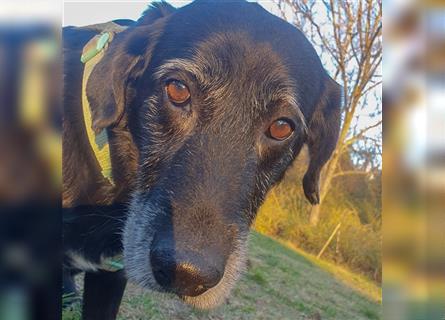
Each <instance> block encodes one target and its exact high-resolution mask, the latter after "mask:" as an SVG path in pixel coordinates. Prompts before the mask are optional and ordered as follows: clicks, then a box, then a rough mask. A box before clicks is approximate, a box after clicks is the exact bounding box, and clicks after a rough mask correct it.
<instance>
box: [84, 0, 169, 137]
mask: <svg viewBox="0 0 445 320" xmlns="http://www.w3.org/2000/svg"><path fill="white" fill-rule="evenodd" d="M173 11H174V8H173V7H171V6H170V5H168V4H165V3H158V4H153V5H152V6H150V7H149V9H147V10H146V11H145V12H144V14H143V16H142V17H141V18H140V19H139V20H138V22H137V25H136V27H130V28H128V29H127V30H125V31H122V32H121V33H119V34H116V35H115V38H114V40H113V41H112V42H111V44H110V46H109V48H108V50H107V51H106V53H105V55H104V57H103V58H102V60H101V61H100V62H99V63H98V64H97V65H96V66H95V67H94V69H93V71H92V73H91V76H90V78H89V79H88V83H87V88H86V94H87V98H88V102H89V104H90V109H91V116H92V127H93V130H94V131H95V132H100V131H101V130H102V129H104V128H106V127H109V126H112V125H115V124H117V123H118V122H119V120H120V119H121V118H122V116H123V114H124V110H125V107H126V106H127V105H129V104H130V103H131V100H132V99H133V98H134V97H135V93H136V90H135V86H134V85H135V83H136V80H137V79H138V77H139V76H140V75H141V74H142V73H143V70H144V68H145V67H146V66H147V63H148V61H149V60H150V56H151V55H150V51H151V49H152V48H153V46H154V43H155V42H156V41H157V38H158V37H159V35H160V30H162V28H163V25H164V23H165V19H162V18H164V17H166V16H168V15H169V14H171V13H172V12H173Z"/></svg>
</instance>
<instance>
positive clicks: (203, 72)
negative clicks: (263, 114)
mask: <svg viewBox="0 0 445 320" xmlns="http://www.w3.org/2000/svg"><path fill="white" fill-rule="evenodd" d="M187 51H188V52H187V53H186V54H184V53H183V52H181V53H180V54H179V56H180V57H183V58H179V57H178V58H172V59H169V60H167V61H165V62H164V63H163V64H162V65H161V66H159V67H158V70H157V72H156V74H155V77H156V78H162V77H164V76H165V75H168V74H169V73H174V72H176V71H185V72H188V73H191V74H192V75H193V77H194V78H195V79H196V81H197V82H198V83H197V84H198V85H199V87H200V88H202V89H204V90H206V92H207V93H208V94H209V95H210V97H212V98H215V99H218V98H220V99H222V98H224V99H227V98H228V97H234V98H235V99H238V100H239V99H243V100H244V99H245V100H249V102H250V105H252V102H257V104H258V106H267V105H268V104H270V103H271V102H274V101H280V102H283V101H285V102H287V103H290V104H293V105H297V104H298V102H297V100H298V98H297V97H296V90H295V87H296V83H295V81H294V79H293V78H292V76H291V75H290V74H289V72H288V69H287V68H286V66H285V64H284V62H283V61H282V59H281V57H279V55H277V54H276V53H275V52H274V50H273V48H272V47H271V45H270V44H269V43H267V42H260V43H258V42H254V41H252V39H251V38H250V37H249V35H248V34H247V33H245V32H219V33H213V34H210V36H209V37H208V38H206V39H205V40H203V41H200V42H197V43H196V44H195V45H194V46H193V47H189V48H187ZM240 102H241V101H240Z"/></svg>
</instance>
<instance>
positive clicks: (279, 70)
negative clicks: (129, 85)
mask: <svg viewBox="0 0 445 320" xmlns="http://www.w3.org/2000/svg"><path fill="white" fill-rule="evenodd" d="M156 49H157V50H156V53H158V54H159V56H158V57H155V59H153V61H154V64H153V66H155V67H160V68H162V66H164V67H165V66H166V64H167V65H168V64H169V62H172V61H174V60H176V61H178V59H180V60H182V61H186V60H187V61H189V62H191V63H189V64H188V66H187V67H188V68H189V69H190V70H193V69H195V71H196V73H197V76H200V75H202V76H203V77H201V78H200V80H202V82H203V83H204V84H205V83H207V84H208V85H209V86H213V87H214V88H226V89H228V88H229V87H230V86H229V85H232V86H231V87H230V88H232V89H233V88H234V87H236V86H238V87H240V86H241V89H244V90H241V91H240V90H238V91H236V90H232V91H231V92H232V93H233V92H238V93H244V95H243V96H244V97H247V96H249V95H250V97H251V99H260V100H261V99H262V98H264V99H266V100H267V99H274V98H275V97H274V96H275V95H277V94H278V95H283V93H285V95H286V96H287V97H288V98H292V99H294V100H295V101H294V102H296V103H297V104H298V105H299V106H300V107H301V108H302V111H303V113H304V114H306V113H308V114H309V113H310V110H311V108H312V106H313V105H314V104H315V103H316V102H317V100H318V99H319V96H320V95H321V93H322V92H321V91H322V90H321V88H322V83H323V77H322V75H323V74H324V69H323V67H322V65H321V62H320V60H319V58H318V56H317V54H316V52H315V50H314V49H313V47H312V45H311V44H310V43H309V42H308V41H307V39H306V37H305V36H304V35H303V34H302V33H301V32H300V31H299V30H298V29H296V28H295V27H294V26H292V25H290V24H289V23H287V22H285V21H284V20H282V19H280V18H278V17H276V16H274V15H272V14H270V13H269V12H267V11H266V10H264V9H263V8H261V7H260V6H259V5H256V4H252V3H248V2H244V1H236V2H224V1H218V2H208V1H195V2H193V3H192V4H190V5H188V6H185V7H183V8H180V9H179V10H177V11H176V12H175V13H174V14H173V15H172V16H171V17H170V18H169V20H168V22H167V23H166V25H165V28H164V30H163V32H162V36H161V37H160V39H159V42H158V45H157V46H156ZM170 66H171V64H170ZM219 92H222V91H219ZM247 93H248V94H247ZM289 93H291V94H289ZM215 94H216V92H215ZM262 104H263V105H264V104H267V101H263V103H262Z"/></svg>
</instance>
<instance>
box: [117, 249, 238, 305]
mask: <svg viewBox="0 0 445 320" xmlns="http://www.w3.org/2000/svg"><path fill="white" fill-rule="evenodd" d="M245 247H246V241H244V242H243V243H242V244H241V243H238V245H237V247H236V249H235V250H234V251H233V252H232V254H231V255H230V256H229V258H228V260H227V264H226V268H225V271H224V275H223V277H222V279H221V280H220V281H219V283H218V284H217V285H216V286H214V287H212V288H210V289H208V290H207V291H206V292H204V293H202V294H200V295H198V296H193V297H192V296H181V295H178V297H179V298H180V299H181V300H182V301H183V302H185V303H186V304H188V305H190V306H193V307H195V308H197V309H203V310H209V309H213V308H216V307H218V306H219V305H221V304H222V303H223V302H224V301H226V299H227V298H228V297H229V295H230V292H231V291H232V289H233V287H234V286H235V284H236V283H237V281H238V280H239V278H240V276H241V275H242V273H243V272H244V270H245V265H246V263H245ZM124 259H125V266H126V268H125V270H126V273H127V277H128V280H129V281H130V282H133V283H135V284H137V285H139V286H140V287H143V288H145V289H149V290H151V291H155V292H158V293H168V292H166V291H165V290H164V289H163V288H162V287H161V286H160V285H159V284H158V283H157V282H156V280H155V279H154V276H153V273H152V272H151V268H150V267H149V261H148V259H143V260H145V261H143V262H142V259H141V260H139V261H140V263H137V262H136V261H137V260H138V259H137V258H136V259H135V256H130V255H128V254H125V253H124ZM142 266H145V267H142ZM172 295H173V294H172Z"/></svg>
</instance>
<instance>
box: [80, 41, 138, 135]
mask: <svg viewBox="0 0 445 320" xmlns="http://www.w3.org/2000/svg"><path fill="white" fill-rule="evenodd" d="M119 40H121V39H116V40H114V41H116V42H113V43H111V45H110V48H109V49H108V50H107V52H106V54H105V56H104V57H103V58H102V60H101V61H100V62H99V63H98V64H97V65H96V66H95V67H94V69H93V71H92V73H91V75H90V77H89V79H88V83H87V88H86V94H87V98H88V102H89V104H90V109H91V116H92V128H93V130H94V131H95V132H100V131H101V130H102V129H104V128H106V127H109V126H111V125H113V124H116V123H117V122H119V120H120V119H121V117H122V115H123V112H124V109H125V105H126V104H127V102H128V99H129V98H130V96H129V94H128V93H129V90H127V89H128V86H129V85H130V82H131V80H132V79H131V74H132V72H133V69H135V67H136V65H137V64H138V62H139V61H140V59H141V55H137V54H134V55H133V54H129V53H128V52H126V50H125V47H124V43H121V42H118V41H119Z"/></svg>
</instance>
